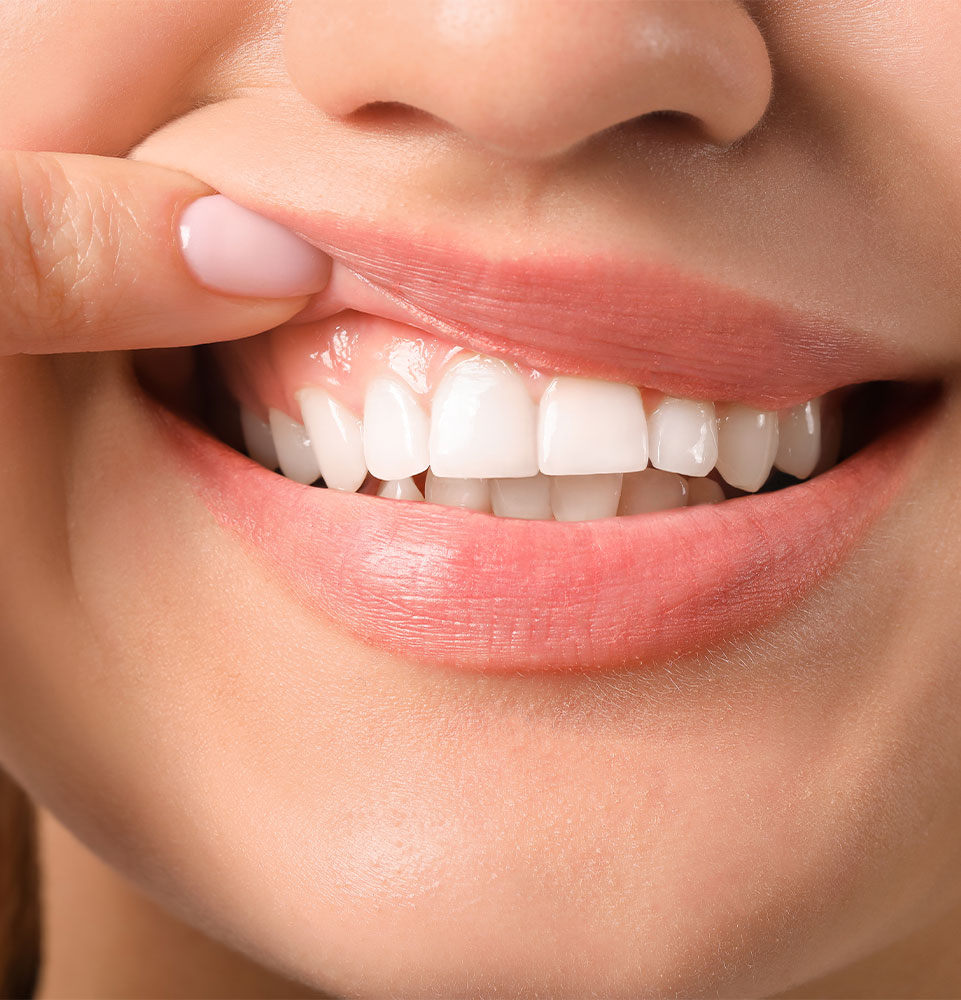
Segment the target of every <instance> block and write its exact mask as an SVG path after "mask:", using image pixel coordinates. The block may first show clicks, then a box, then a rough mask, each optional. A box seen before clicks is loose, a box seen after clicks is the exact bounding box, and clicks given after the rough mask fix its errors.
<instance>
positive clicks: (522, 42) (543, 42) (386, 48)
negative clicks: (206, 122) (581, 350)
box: [284, 0, 771, 159]
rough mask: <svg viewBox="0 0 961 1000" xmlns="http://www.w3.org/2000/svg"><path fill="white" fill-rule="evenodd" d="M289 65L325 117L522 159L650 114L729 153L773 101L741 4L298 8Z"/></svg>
mask: <svg viewBox="0 0 961 1000" xmlns="http://www.w3.org/2000/svg"><path fill="white" fill-rule="evenodd" d="M284 54H285V59H286V63H287V69H288V72H289V73H290V76H291V78H292V80H293V82H294V84H295V85H296V86H297V88H298V89H299V90H300V91H301V93H302V94H303V95H304V96H305V97H306V98H307V99H308V100H310V101H312V102H313V103H314V104H315V105H316V106H317V107H318V108H319V109H320V110H322V111H323V112H325V113H326V114H328V115H331V116H337V117H341V118H345V117H347V116H349V115H351V114H352V113H353V112H355V111H358V110H360V109H363V108H366V107H368V106H370V105H381V106H383V105H387V106H388V108H384V109H382V110H385V111H388V112H389V113H390V114H398V115H399V114H400V109H401V106H407V108H414V109H417V110H418V111H420V112H424V113H426V114H428V115H431V116H433V117H434V118H436V119H439V120H441V121H442V122H443V123H445V124H446V125H447V126H448V127H450V128H452V129H455V130H457V131H458V132H459V133H461V134H462V135H463V136H465V137H467V138H468V139H469V140H471V141H472V142H474V143H477V144H480V145H482V146H484V147H487V148H488V149H490V150H494V151H497V152H499V153H501V154H504V155H508V156H513V157H520V158H524V159H538V158H547V157H551V156H556V155H560V154H562V153H564V152H566V151H568V150H570V149H572V148H574V147H576V146H577V145H579V144H580V143H582V142H584V141H585V140H587V139H588V138H590V137H591V136H594V135H596V134H597V133H599V132H602V131H604V130H605V129H608V128H610V127H611V126H614V125H618V124H620V123H623V122H629V121H632V120H635V119H638V118H641V117H642V116H644V115H650V114H651V113H652V112H670V113H673V115H674V116H676V117H678V120H679V121H681V122H682V123H683V124H684V126H685V127H690V128H692V129H693V130H694V131H695V132H697V133H699V138H700V140H701V141H704V142H707V143H711V144H714V145H718V146H726V145H728V144H730V143H732V142H734V141H735V140H737V139H739V138H741V137H742V136H743V135H745V134H746V133H747V132H749V131H750V130H751V129H752V128H753V127H754V126H755V125H756V124H757V123H758V121H759V120H760V118H761V117H762V115H763V114H764V111H765V108H766V107H767V105H768V101H769V100H770V96H771V64H770V60H769V57H768V51H767V46H766V44H765V41H764V38H763V37H762V35H761V33H760V31H759V30H758V27H757V25H755V23H754V22H753V21H752V20H751V18H750V17H749V16H748V14H747V13H746V12H745V10H744V9H743V8H742V7H741V6H740V4H739V3H738V2H737V0H379V2H378V0H325V2H324V3H317V2H315V0H294V2H293V4H292V5H291V7H290V9H289V12H288V16H287V21H286V24H285V37H284ZM389 116H390V115H388V118H389ZM378 120H380V121H383V120H384V119H383V118H380V119H378ZM398 120H399V119H398Z"/></svg>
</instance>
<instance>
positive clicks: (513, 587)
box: [136, 251, 938, 673]
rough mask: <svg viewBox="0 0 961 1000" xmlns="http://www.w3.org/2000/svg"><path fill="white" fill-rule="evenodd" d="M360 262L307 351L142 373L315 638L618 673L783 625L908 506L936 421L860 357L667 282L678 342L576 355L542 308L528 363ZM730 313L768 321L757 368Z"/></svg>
mask: <svg viewBox="0 0 961 1000" xmlns="http://www.w3.org/2000/svg"><path fill="white" fill-rule="evenodd" d="M345 259H349V263H350V266H348V265H347V264H346V263H344V260H345ZM359 259H360V258H359V255H358V254H357V253H356V252H354V253H351V252H349V251H342V252H341V254H340V256H339V257H335V264H334V271H333V276H332V280H331V284H330V286H329V288H328V290H327V291H326V292H325V293H322V295H320V296H318V297H317V298H316V299H315V300H314V301H313V302H312V303H311V304H309V305H308V307H307V309H305V310H304V312H303V313H302V314H300V315H299V316H298V317H295V319H294V320H293V321H291V322H289V323H287V324H285V325H284V326H282V327H279V328H277V329H274V330H270V331H267V332H266V333H263V334H261V335H258V336H256V337H252V338H248V339H246V340H240V341H227V342H223V343H220V344H215V345H206V346H204V347H201V348H184V349H177V350H176V351H173V352H171V351H162V352H151V351H144V352H140V354H139V355H138V357H137V358H136V369H137V372H138V375H139V377H140V381H141V384H142V386H143V387H144V388H145V389H146V390H147V395H148V398H149V399H150V400H151V405H152V406H153V407H155V412H156V415H157V417H158V421H159V425H160V426H161V428H162V429H163V432H164V434H165V436H166V438H167V440H168V441H169V442H171V443H172V444H173V445H174V446H175V448H176V450H177V452H178V454H179V455H180V456H181V458H182V460H183V462H184V464H185V466H186V468H187V469H188V470H189V475H190V477H191V481H192V483H193V485H194V487H195V489H196V490H197V492H198V493H199V494H200V495H201V496H202V497H203V499H204V501H205V502H206V503H207V505H208V507H209V508H210V510H211V511H212V512H213V514H214V515H215V517H216V518H217V519H218V521H219V522H220V523H221V524H222V525H224V526H225V527H226V528H228V529H229V530H230V531H231V532H233V533H234V534H236V535H239V536H240V537H241V539H242V540H243V543H244V544H246V545H248V546H249V547H250V548H251V549H252V550H253V551H254V552H255V553H256V558H259V559H261V560H265V561H266V564H267V565H268V566H269V567H270V568H271V570H272V571H273V573H274V574H275V575H276V576H277V577H278V578H279V579H280V580H281V581H282V583H283V585H284V586H286V587H287V588H288V589H289V590H290V592H291V593H292V594H293V595H295V597H296V598H297V600H299V601H300V602H301V603H302V604H303V605H304V606H305V607H307V608H308V609H309V610H310V611H311V612H312V613H314V614H318V615H321V616H323V617H324V618H327V619H329V620H330V621H331V622H332V623H333V624H334V625H336V626H337V627H339V628H342V629H344V630H346V631H347V632H349V633H351V634H352V635H354V636H355V637H356V638H358V639H360V640H361V641H363V642H365V643H368V644H372V645H375V646H378V647H381V648H383V649H386V650H387V651H389V652H390V653H392V654H394V655H399V656H401V657H404V658H407V659H411V660H415V661H426V662H427V663H429V664H432V665H436V666H441V667H452V668H458V669H466V670H471V671H485V672H498V673H503V672H518V671H520V672H528V671H541V672H558V671H572V670H573V671H604V670H618V669H624V668H633V667H644V666H651V665H653V664H656V663H657V662H660V661H664V660H665V659H669V658H674V657H677V656H680V655H685V654H690V653H696V652H698V651H701V650H703V649H705V648H707V647H710V646H712V645H717V644H720V643H723V642H727V641H730V640H732V639H736V638H737V637H738V636H742V635H744V634H746V633H748V632H750V631H752V630H755V629H757V628H759V627H762V626H764V625H765V624H767V623H769V622H771V621H772V620H774V619H776V618H777V617H778V616H780V615H783V614H785V613H787V612H788V611H789V610H790V609H792V608H794V607H796V606H797V605H798V604H799V603H800V602H802V601H803V600H804V599H805V598H806V597H807V596H808V595H809V594H810V593H811V591H812V590H813V589H815V588H816V587H817V586H818V585H819V584H820V583H821V582H822V581H824V580H825V578H826V577H827V576H828V575H829V574H831V573H832V572H834V571H836V570H838V569H839V567H841V566H842V565H843V563H844V561H845V559H846V557H847V556H849V554H850V553H851V552H852V551H854V550H856V549H857V547H858V545H859V544H860V543H861V542H862V541H863V539H864V537H865V535H866V534H867V533H868V532H869V531H870V529H871V526H872V524H873V523H874V522H875V521H876V520H877V518H878V517H879V516H880V515H881V514H882V513H883V512H884V510H885V509H886V508H887V507H888V506H890V504H891V503H892V502H893V501H894V500H895V498H896V497H897V495H898V492H899V490H900V487H901V485H902V484H903V483H904V481H905V479H906V477H907V475H908V471H909V468H910V465H911V462H912V457H913V456H914V454H915V453H916V452H917V450H918V446H919V444H920V442H921V441H922V439H923V438H924V436H925V435H924V431H925V428H926V427H928V426H929V425H930V423H931V415H932V412H933V411H934V409H935V405H934V404H935V402H936V399H937V397H938V392H937V386H936V384H934V383H932V382H931V381H930V380H928V381H924V382H922V381H921V380H920V379H915V380H910V379H906V378H905V379H899V380H896V381H895V380H892V379H887V378H884V379H882V378H879V377H878V375H879V373H881V374H886V373H887V372H888V370H889V369H890V367H891V365H892V360H891V359H890V358H889V357H887V356H881V355H878V354H872V353H871V352H870V351H868V350H866V349H863V344H861V345H860V346H859V343H860V342H858V343H856V342H855V338H850V337H849V338H848V340H847V341H846V342H842V343H839V342H838V341H837V336H838V335H837V334H836V332H835V333H833V334H832V333H831V332H830V331H826V330H825V329H823V328H818V327H817V324H814V323H812V322H810V321H808V320H803V321H802V320H798V319H794V320H792V321H791V322H784V321H783V318H782V317H783V315H784V314H783V313H782V312H781V311H779V310H776V309H774V307H768V306H764V305H761V306H758V304H756V303H748V304H747V305H745V302H744V300H741V299H738V298H737V296H735V295H734V293H729V292H727V291H722V292H719V293H717V292H712V293H711V294H705V292H704V288H703V287H701V286H694V285H690V286H688V285H687V284H686V281H687V279H677V280H675V281H674V282H673V284H672V282H671V280H668V279H664V272H657V273H658V274H659V275H661V278H662V279H663V280H662V281H660V282H655V283H654V284H655V285H656V287H657V288H659V289H660V291H659V292H658V293H657V294H656V295H654V299H655V300H656V301H658V302H660V303H661V306H662V307H663V304H664V303H665V302H672V303H674V309H673V315H672V316H671V317H669V318H668V319H667V320H665V321H664V322H663V323H661V324H659V325H658V331H659V332H658V336H657V337H656V338H653V339H652V337H650V336H646V335H645V331H646V330H647V329H648V328H649V326H650V313H649V312H642V313H639V315H642V316H643V317H645V318H644V320H643V321H640V322H639V323H635V324H634V326H635V327H638V328H639V329H633V328H631V326H630V324H626V323H624V322H622V323H621V326H620V327H618V336H617V337H612V336H611V335H610V332H609V331H602V333H601V334H600V335H598V334H597V330H596V329H594V330H593V334H592V335H593V336H594V337H597V336H600V337H601V339H602V340H603V341H604V342H605V343H606V344H607V347H606V349H602V347H601V346H600V345H599V342H598V341H596V340H595V341H593V342H592V341H591V336H592V335H591V334H588V335H586V336H585V343H586V346H585V347H584V348H583V349H582V350H580V351H575V350H574V349H573V341H572V339H571V336H570V335H569V332H568V333H565V332H564V330H563V329H561V331H560V333H559V334H558V337H557V342H558V344H559V345H560V346H559V347H558V348H557V349H556V350H554V351H553V353H552V349H551V346H550V343H549V341H548V340H546V339H544V338H541V337H539V336H534V335H531V330H535V331H536V329H538V328H539V327H538V324H539V323H540V322H542V319H538V320H537V321H536V322H532V320H531V317H532V315H535V314H536V313H537V309H536V308H535V310H534V313H532V312H531V309H530V308H529V303H528V305H527V306H523V305H519V306H518V314H519V315H523V316H524V317H525V319H524V322H519V324H518V326H519V329H520V331H521V332H520V334H518V335H517V336H515V337H514V338H513V339H512V338H511V337H509V336H507V335H506V334H505V333H504V331H503V330H500V329H498V324H497V322H494V321H493V319H492V313H491V311H490V309H488V310H487V311H486V312H484V313H483V315H481V314H480V313H478V311H477V307H476V303H475V304H474V305H473V306H470V308H467V310H466V313H465V309H464V308H463V307H462V306H463V303H462V302H458V301H457V295H452V299H451V309H450V310H449V311H450V313H451V315H453V316H456V317H457V318H456V319H449V318H441V317H440V316H439V315H438V313H437V312H436V311H435V309H434V308H433V306H434V305H436V301H435V300H436V296H435V298H431V295H432V294H433V293H432V292H431V293H429V294H428V292H427V291H425V285H424V282H425V280H426V279H425V278H424V275H425V273H426V272H425V269H424V268H414V269H413V270H414V272H415V275H416V276H418V277H415V278H414V279H412V280H411V281H408V282H407V283H406V284H405V283H404V282H403V281H402V279H401V278H400V277H398V276H397V275H393V276H387V275H386V274H385V272H384V271H383V270H378V269H377V268H376V267H374V266H373V264H372V263H371V261H372V259H373V258H372V255H371V254H370V253H368V254H367V255H366V258H365V259H366V261H367V264H368V270H372V271H373V272H374V273H375V274H376V277H377V279H378V280H373V279H372V278H370V277H369V276H368V275H367V274H363V273H358V272H357V271H356V270H354V268H355V267H356V266H357V263H358V260H359ZM525 267H526V265H525V266H524V267H522V268H521V269H520V271H517V270H516V269H515V271H514V272H512V274H513V278H512V282H513V284H516V283H517V281H518V280H519V279H518V274H520V275H521V276H522V277H523V276H524V275H525V273H527V272H526V271H525ZM492 273H493V270H492V269H490V268H488V269H487V270H486V271H484V274H485V275H486V280H488V282H490V279H491V274H492ZM646 274H647V278H646V283H645V282H642V283H641V293H642V294H647V295H648V297H649V298H650V296H651V295H652V294H653V293H651V292H650V288H651V287H654V286H652V285H651V284H650V282H651V281H653V279H652V278H651V277H650V272H646ZM527 277H528V279H529V280H531V281H533V278H530V275H529V274H528V275H527ZM568 277H570V276H569V275H568ZM552 280H556V276H555V278H554V279H552ZM664 281H666V282H667V283H666V285H664ZM379 282H388V283H387V284H381V283H379ZM679 282H680V287H681V288H682V292H680V293H679V292H678V287H679ZM662 285H664V287H662ZM494 286H495V287H496V288H498V289H501V290H503V288H504V285H503V282H501V283H500V284H497V283H496V282H495V283H494ZM509 286H510V287H512V284H510V283H509ZM530 287H532V288H534V287H540V288H543V287H545V286H544V284H543V281H542V282H541V285H540V286H537V285H536V282H535V283H534V284H533V285H531V286H530ZM579 287H580V286H579ZM595 287H596V282H595ZM694 287H696V288H697V294H692V293H691V288H694ZM635 292H636V290H635V289H632V290H631V293H630V295H631V296H633V295H634V294H635ZM508 294H510V293H509V288H508V291H507V292H503V291H502V294H501V297H504V296H505V295H508ZM605 294H606V293H605ZM712 295H713V298H712ZM658 296H659V298H658ZM477 297H478V298H479V299H484V300H485V301H487V302H488V303H490V302H491V301H492V300H493V298H495V296H492V295H491V294H489V292H488V291H486V290H485V291H479V292H478V295H477ZM555 298H556V296H555ZM561 298H564V296H561ZM427 301H430V302H431V303H432V308H431V309H430V310H427V309H426V308H425V307H424V303H425V302H427ZM464 301H469V297H468V299H465V300H464ZM605 301H606V302H607V306H606V307H605V308H606V309H607V313H605V315H609V314H610V312H611V309H610V303H611V301H612V300H611V299H610V296H609V295H608V298H607V299H606V300H605ZM712 302H713V303H714V305H715V309H714V311H713V313H712V312H711V309H710V306H711V303H712ZM543 303H544V304H546V305H548V306H551V308H554V306H556V302H554V300H551V299H550V297H549V296H548V297H547V298H545V299H544V300H543ZM552 303H553V305H552ZM678 303H680V304H681V305H680V307H679V306H678ZM684 303H688V308H686V309H685V308H684ZM691 304H693V305H691ZM499 308H500V307H499V306H498V307H497V309H498V310H499ZM725 310H726V312H727V314H730V315H735V314H736V315H740V316H742V317H744V316H747V317H748V320H747V321H746V324H745V326H743V327H742V328H740V330H739V331H738V336H739V344H740V346H738V347H732V346H731V345H732V343H733V340H732V337H733V334H732V330H733V326H732V321H731V319H730V315H725ZM614 311H615V312H619V313H623V311H624V307H623V303H622V304H620V305H619V306H618V309H615V310H614ZM692 311H693V316H692V315H691V313H692ZM465 315H466V316H467V319H466V320H465V319H464V317H465ZM544 315H546V313H545V314H544ZM554 315H555V316H556V315H557V313H556V310H555V313H554ZM708 315H713V316H714V320H713V325H712V323H711V322H709V321H708V320H707V319H706V318H705V317H707V316H708ZM698 316H701V317H702V319H704V321H703V323H702V326H701V327H700V328H699V330H700V333H699V335H698V336H694V337H688V336H687V335H686V333H685V331H686V330H688V329H690V328H691V327H692V324H694V323H695V322H696V321H697V318H698ZM751 317H753V320H752V319H751ZM662 318H663V317H662ZM671 322H673V324H674V327H673V329H674V331H675V332H674V333H673V335H672V336H673V342H674V344H675V346H673V347H669V345H670V344H671V343H672V337H671V336H669V335H668V334H667V333H665V330H666V329H667V330H669V328H670V323H671ZM752 322H753V324H754V325H753V326H752V325H751V323H752ZM479 323H484V326H483V327H481V326H479V325H478V324H479ZM582 325H583V321H582ZM586 325H587V327H588V328H589V329H591V327H590V324H586ZM560 326H561V327H563V324H560ZM492 331H493V332H492ZM812 331H813V332H812ZM815 335H816V337H819V338H820V340H819V341H818V344H819V345H820V346H819V347H818V349H817V350H812V349H811V342H812V340H811V338H815V339H816V337H815ZM832 337H834V339H832ZM679 342H680V343H679ZM758 344H760V345H761V346H760V348H759V347H758ZM825 344H827V345H830V346H828V347H826V346H825ZM745 345H746V346H745ZM765 345H767V347H768V348H769V349H768V350H765V349H764V346H765ZM771 345H775V346H774V347H772V346H771ZM727 348H730V349H729V350H727V353H722V354H720V355H717V353H716V352H717V351H718V350H721V351H722V352H723V351H725V350H726V349H727ZM712 352H714V354H713V355H712ZM730 355H733V357H731V356H730ZM832 357H843V359H844V360H843V363H838V364H835V365H831V364H829V363H827V362H826V359H828V360H830V358H832ZM739 364H740V376H739V377H738V376H737V371H738V365H739ZM640 369H643V370H645V371H647V372H648V373H649V374H648V376H647V377H644V378H643V379H638V378H636V374H637V372H638V371H639V370H640ZM854 369H856V370H857V371H858V372H860V373H861V374H862V376H863V377H862V378H861V379H857V378H851V380H850V381H849V382H847V383H845V382H843V381H841V380H842V379H843V378H845V377H848V378H850V377H851V375H852V373H853V371H854ZM613 373H619V374H620V376H621V377H620V378H611V375H612V374H613ZM692 388H693V389H696V390H698V391H697V392H696V393H692V392H691V389H692ZM816 389H821V390H823V391H819V392H814V391H813V390H816ZM708 393H711V394H710V395H709V394H708ZM807 393H810V395H807Z"/></svg>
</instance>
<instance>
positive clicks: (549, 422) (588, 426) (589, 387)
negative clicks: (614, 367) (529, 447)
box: [537, 376, 647, 476]
mask: <svg viewBox="0 0 961 1000" xmlns="http://www.w3.org/2000/svg"><path fill="white" fill-rule="evenodd" d="M537 453H538V465H539V466H540V470H541V472H543V473H544V474H545V475H548V476H582V475H593V474H596V473H602V472H637V471H638V470H640V469H643V468H644V467H645V466H646V465H647V417H646V416H645V415H644V405H643V404H642V403H641V394H640V393H639V392H638V391H637V389H635V388H634V386H632V385H621V384H619V383H617V382H603V381H601V380H600V379H594V378H570V377H567V376H558V377H557V378H555V379H553V381H552V382H551V384H550V385H549V386H548V387H547V389H546V390H545V391H544V395H543V397H542V398H541V404H540V412H539V415H538V422H537Z"/></svg>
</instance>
